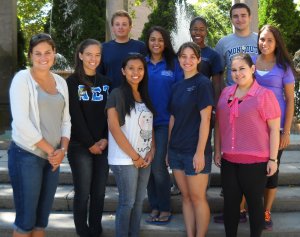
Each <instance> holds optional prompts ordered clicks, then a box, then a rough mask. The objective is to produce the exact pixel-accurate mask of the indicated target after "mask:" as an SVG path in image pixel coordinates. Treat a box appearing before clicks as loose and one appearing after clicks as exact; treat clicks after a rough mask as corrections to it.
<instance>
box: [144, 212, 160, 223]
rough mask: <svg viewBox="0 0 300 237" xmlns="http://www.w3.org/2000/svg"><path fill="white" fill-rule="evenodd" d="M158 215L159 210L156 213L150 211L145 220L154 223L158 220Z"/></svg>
mask: <svg viewBox="0 0 300 237" xmlns="http://www.w3.org/2000/svg"><path fill="white" fill-rule="evenodd" d="M158 216H159V212H158V213H157V214H156V215H155V214H152V213H150V214H149V215H148V217H147V218H146V220H145V222H146V223H148V224H153V223H154V222H155V221H156V219H157V218H158Z"/></svg>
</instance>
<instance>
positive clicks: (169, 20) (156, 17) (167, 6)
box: [140, 0, 184, 40]
mask: <svg viewBox="0 0 300 237" xmlns="http://www.w3.org/2000/svg"><path fill="white" fill-rule="evenodd" d="M183 1H184V0H183ZM175 4H176V1H174V0H157V1H156V6H155V5H152V6H153V7H154V10H153V12H152V13H151V14H150V15H149V16H148V19H149V21H148V22H147V23H146V24H145V25H144V29H143V31H142V35H141V37H140V40H145V36H146V33H147V31H148V30H149V29H150V28H151V26H154V25H158V26H162V27H164V28H165V29H166V30H168V31H170V32H171V31H172V30H173V29H176V16H175V9H176V5H175Z"/></svg>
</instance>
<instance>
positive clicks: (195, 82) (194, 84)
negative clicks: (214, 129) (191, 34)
mask: <svg viewBox="0 0 300 237" xmlns="http://www.w3.org/2000/svg"><path fill="white" fill-rule="evenodd" d="M178 58H179V63H180V66H181V67H182V69H183V72H184V80H182V81H179V82H177V83H176V84H175V85H174V86H173V88H172V95H171V99H170V104H169V109H170V112H171V118H170V123H169V133H170V139H169V149H168V162H169V165H170V167H171V169H172V170H173V173H174V176H175V179H176V182H177V184H178V187H179V189H180V191H181V194H182V206H183V216H184V220H185V225H186V231H187V236H196V233H197V236H202V237H204V236H205V234H206V232H207V229H208V224H209V219H210V210H209V206H208V203H207V200H206V187H207V184H208V175H209V173H210V171H211V158H209V157H208V156H205V155H204V150H205V146H206V143H207V138H208V134H209V125H210V117H211V110H212V106H213V104H214V98H213V89H212V84H211V82H210V80H209V79H208V78H207V77H205V76H204V75H202V74H200V73H199V72H198V70H197V66H198V64H199V63H200V61H201V55H200V47H199V46H198V45H197V44H195V43H193V42H187V43H184V44H183V45H182V46H181V47H180V48H179V51H178Z"/></svg>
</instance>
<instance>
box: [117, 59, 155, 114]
mask: <svg viewBox="0 0 300 237" xmlns="http://www.w3.org/2000/svg"><path fill="white" fill-rule="evenodd" d="M136 59H137V60H140V61H141V62H142V63H143V66H144V78H143V80H142V81H141V82H140V83H139V85H138V91H139V93H140V95H141V98H142V101H143V103H145V105H146V106H147V108H148V109H149V110H150V111H151V112H152V113H154V108H153V105H152V103H151V101H150V97H149V94H148V71H147V63H146V61H145V58H144V56H143V55H142V54H130V55H129V56H128V57H127V58H126V59H125V60H124V61H123V63H122V69H123V70H124V69H125V67H126V66H127V63H128V62H129V61H130V60H136ZM120 90H121V91H122V93H123V94H124V103H125V112H126V114H128V115H130V111H131V110H132V109H134V108H135V99H134V97H133V93H132V89H131V86H130V85H129V83H128V82H127V80H126V77H125V76H124V75H123V80H122V84H121V86H120Z"/></svg>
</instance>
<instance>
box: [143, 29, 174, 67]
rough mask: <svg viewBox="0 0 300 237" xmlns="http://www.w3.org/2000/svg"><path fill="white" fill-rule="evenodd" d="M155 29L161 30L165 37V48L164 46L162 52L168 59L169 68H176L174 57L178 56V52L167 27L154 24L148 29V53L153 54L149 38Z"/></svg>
mask: <svg viewBox="0 0 300 237" xmlns="http://www.w3.org/2000/svg"><path fill="white" fill-rule="evenodd" d="M154 31H157V32H159V33H160V34H161V36H162V37H163V39H164V45H165V48H164V51H163V52H162V54H163V56H164V58H165V60H166V63H167V69H168V70H174V58H176V54H175V51H174V48H173V46H172V43H171V36H170V33H169V32H168V31H167V30H166V29H165V28H163V27H161V26H152V27H151V28H150V29H149V30H148V32H147V34H146V47H147V51H148V54H149V55H150V56H151V51H150V49H149V39H150V35H151V34H152V32H154Z"/></svg>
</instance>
